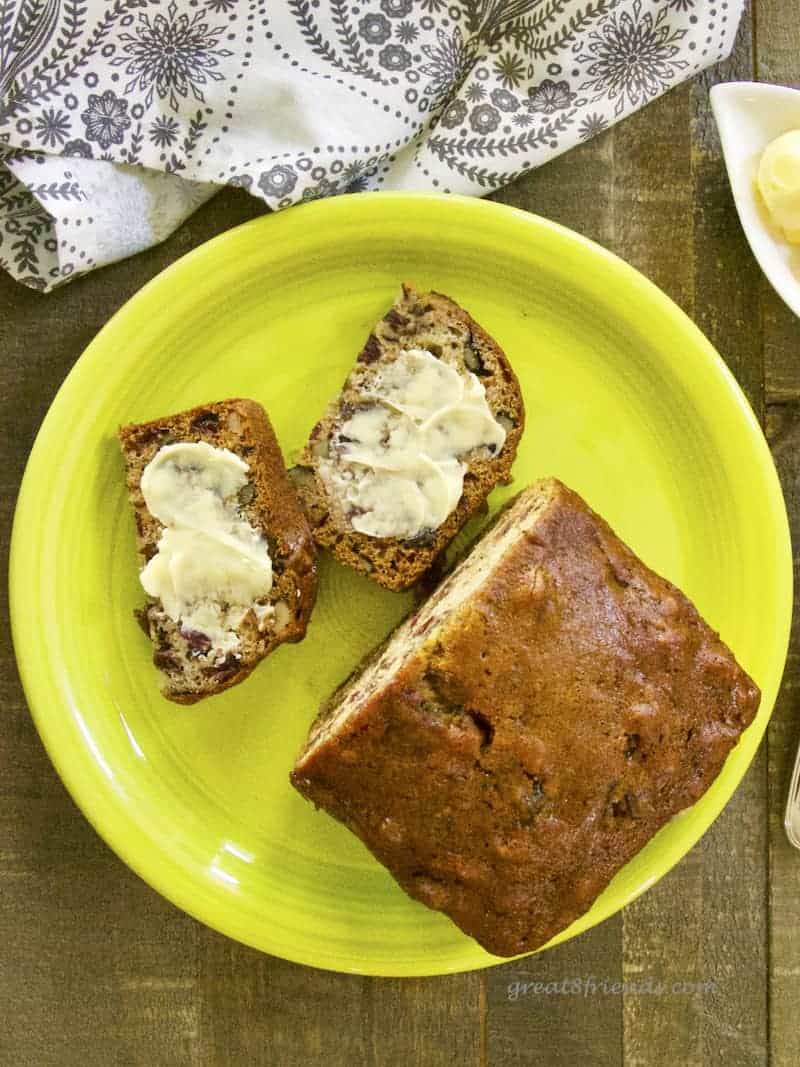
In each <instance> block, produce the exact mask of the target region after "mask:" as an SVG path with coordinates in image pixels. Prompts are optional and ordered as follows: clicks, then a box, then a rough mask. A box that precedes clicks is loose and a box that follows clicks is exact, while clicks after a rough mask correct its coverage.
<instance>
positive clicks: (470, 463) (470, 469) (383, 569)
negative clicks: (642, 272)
mask: <svg viewBox="0 0 800 1067" xmlns="http://www.w3.org/2000/svg"><path fill="white" fill-rule="evenodd" d="M412 349H417V350H418V349H422V350H424V351H427V352H430V353H431V354H432V355H433V356H435V357H437V358H438V359H440V360H442V361H444V362H445V363H447V364H449V365H450V366H452V367H454V368H455V369H457V370H458V371H459V372H460V373H461V374H464V375H466V374H468V373H471V374H474V375H476V376H477V378H478V379H479V381H480V383H481V385H482V386H483V387H484V389H485V391H486V401H487V403H488V406H489V409H490V411H491V413H492V415H493V416H494V417H495V418H496V419H497V421H498V422H499V424H500V425H501V426H502V427H503V429H504V430H505V433H506V436H505V442H504V444H503V446H502V448H501V449H500V450H499V451H498V452H497V453H496V454H490V453H489V452H488V451H487V449H480V448H476V449H473V450H472V451H471V452H470V453H467V454H466V455H463V456H462V457H461V459H462V460H463V461H464V462H465V463H466V465H467V471H466V473H465V475H464V483H463V492H462V495H461V498H460V500H459V501H458V504H457V505H456V507H455V509H454V510H453V511H451V512H450V514H449V515H448V516H447V518H446V519H445V520H444V521H443V522H442V524H441V525H439V526H438V527H437V528H436V529H424V530H422V531H421V532H420V533H419V534H417V535H416V536H414V537H412V538H409V539H400V538H398V537H375V536H371V535H370V534H367V533H363V532H359V531H358V530H356V529H354V528H353V527H352V525H351V524H350V522H349V521H348V516H347V515H346V514H345V513H343V511H342V509H341V507H340V506H339V504H338V502H337V500H336V499H335V498H333V497H332V495H331V493H330V492H329V490H328V488H327V487H326V484H325V481H324V479H323V477H321V474H320V470H321V464H322V463H324V462H325V461H326V460H327V459H328V458H329V457H330V455H331V452H332V450H335V449H336V448H337V447H338V442H337V436H336V435H337V431H338V430H340V428H341V426H342V424H343V422H344V421H345V420H346V419H347V418H348V416H349V415H352V413H353V411H355V410H363V409H364V405H365V399H364V397H365V393H368V392H369V390H370V388H371V385H372V382H373V381H374V378H375V375H376V374H377V373H379V372H380V370H381V369H382V368H385V367H386V366H387V365H389V364H390V363H391V362H392V361H394V360H395V359H397V357H398V356H399V354H400V353H401V352H404V351H408V350H412ZM524 423H525V408H524V404H523V400H522V394H521V392H520V388H519V383H518V381H517V378H516V375H515V374H514V371H513V370H512V368H511V365H510V364H509V362H508V359H507V358H506V356H505V354H504V352H503V351H502V349H501V348H500V346H499V345H498V344H497V342H496V341H494V340H493V339H492V338H491V337H490V336H489V335H488V334H487V333H486V332H485V330H483V329H482V328H481V327H480V326H479V325H478V324H477V323H476V322H475V321H474V320H473V319H472V318H471V317H470V316H469V315H468V314H467V312H466V311H464V309H463V308H461V307H459V305H458V304H456V303H455V301H453V300H451V299H450V298H449V297H447V296H443V295H442V294H441V293H435V292H430V293H423V294H421V295H420V294H417V292H416V291H415V290H414V289H413V288H412V287H411V286H410V285H404V286H403V290H402V293H401V295H400V297H399V298H398V299H397V301H396V302H395V304H394V305H393V307H392V308H390V310H389V311H388V312H387V313H386V315H385V316H384V317H383V318H382V319H381V320H380V322H378V323H377V325H376V326H375V328H374V330H373V331H372V333H371V334H370V335H369V337H368V338H367V341H366V343H365V345H364V347H363V349H362V350H361V353H360V354H359V356H358V361H357V363H356V365H355V367H354V368H353V370H352V371H351V372H350V374H349V376H348V378H347V380H346V382H345V384H344V387H343V389H342V391H341V393H340V394H339V395H338V397H336V398H335V399H334V400H333V401H332V403H331V404H330V406H329V408H328V410H327V411H326V413H325V415H324V416H323V418H322V419H321V420H320V421H319V422H318V423H317V425H316V426H315V427H314V429H313V430H312V432H311V436H310V439H309V442H308V445H307V446H306V449H305V451H304V453H303V456H302V459H301V465H300V466H299V467H296V468H294V469H293V471H291V472H290V473H291V474H292V476H293V478H294V479H295V483H296V485H297V488H298V492H299V494H300V497H301V500H302V502H303V506H304V508H305V510H306V513H307V515H308V516H309V519H310V522H311V526H312V530H313V534H314V539H315V540H316V542H317V543H318V544H320V545H323V546H324V547H326V548H328V549H330V550H331V551H332V552H333V554H334V555H335V556H336V557H337V559H339V560H340V561H341V562H342V563H345V564H347V565H348V566H351V567H353V568H354V569H355V570H358V571H361V572H362V573H363V574H367V575H369V577H370V578H372V579H374V581H376V582H378V583H380V584H381V585H383V586H386V587H387V588H388V589H396V590H400V589H407V588H408V587H409V586H411V585H413V584H414V583H415V582H416V581H418V580H419V578H420V577H421V576H422V575H423V574H424V573H425V572H426V571H427V570H428V569H429V568H430V567H431V565H432V564H433V562H434V560H435V559H436V557H437V556H438V555H439V554H440V553H441V552H442V551H443V549H444V548H445V547H446V546H447V545H448V544H449V542H450V541H451V540H452V539H453V537H454V536H455V535H456V534H457V533H458V531H459V530H460V529H461V527H462V526H463V525H464V523H465V522H466V521H467V520H468V519H469V518H470V516H472V515H473V514H475V512H476V511H477V510H478V509H479V508H480V507H481V505H482V504H483V502H484V501H485V499H486V497H487V496H488V494H489V493H490V492H491V490H492V489H493V488H494V487H495V486H496V485H498V484H500V483H503V482H507V481H509V480H510V476H511V464H512V463H513V461H514V457H515V455H516V451H517V445H518V442H519V439H520V436H521V434H522V430H523V427H524Z"/></svg>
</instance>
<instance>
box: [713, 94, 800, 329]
mask: <svg viewBox="0 0 800 1067" xmlns="http://www.w3.org/2000/svg"><path fill="white" fill-rule="evenodd" d="M711 109H712V111H713V112H714V118H715V119H716V123H717V127H718V129H719V134H720V138H721V140H722V151H723V153H724V155H725V163H726V166H727V168H728V177H729V179H730V183H731V189H732V190H733V198H734V200H735V202H736V210H737V211H738V212H739V218H740V219H741V222H742V227H743V229H744V232H745V236H746V237H747V240H748V241H749V243H750V247H751V248H752V250H753V254H754V255H755V257H756V259H757V260H758V262H759V263H760V265H761V269H762V270H763V271H764V273H765V274H766V276H767V278H768V279H769V282H770V284H771V285H772V287H773V289H774V290H775V292H776V293H778V295H779V296H780V297H781V298H782V299H783V300H784V301H785V302H786V303H787V304H788V305H789V307H790V308H791V309H792V311H793V312H794V313H795V315H797V316H800V245H791V244H789V243H788V241H786V240H785V239H784V238H783V237H782V234H781V231H780V230H779V229H777V228H776V227H775V226H774V225H773V223H772V221H771V219H770V217H769V215H768V213H767V210H766V208H765V207H764V204H763V203H762V201H761V198H760V196H758V195H757V193H756V185H755V180H756V174H757V172H758V164H759V161H760V159H761V153H762V152H763V151H764V149H765V148H766V147H767V145H768V144H769V143H770V141H774V140H775V138H776V137H780V135H781V134H782V133H787V132H788V131H789V130H800V90H798V89H788V88H786V87H784V86H782V85H760V84H758V83H756V82H728V83H727V84H725V85H715V86H714V87H713V88H712V90H711Z"/></svg>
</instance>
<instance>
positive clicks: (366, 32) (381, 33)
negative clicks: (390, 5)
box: [358, 15, 392, 44]
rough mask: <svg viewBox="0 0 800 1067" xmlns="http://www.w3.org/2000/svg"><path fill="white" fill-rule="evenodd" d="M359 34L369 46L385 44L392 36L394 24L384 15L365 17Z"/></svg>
mask: <svg viewBox="0 0 800 1067" xmlns="http://www.w3.org/2000/svg"><path fill="white" fill-rule="evenodd" d="M358 32H359V34H360V35H361V36H362V37H363V38H364V40H365V41H366V42H367V44H385V43H386V42H387V41H388V40H389V38H390V37H391V36H392V24H391V23H390V22H389V20H388V19H387V18H386V17H385V16H384V15H365V16H364V17H363V18H362V19H361V21H360V22H359V24H358Z"/></svg>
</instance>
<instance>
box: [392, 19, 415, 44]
mask: <svg viewBox="0 0 800 1067" xmlns="http://www.w3.org/2000/svg"><path fill="white" fill-rule="evenodd" d="M395 33H396V35H397V37H398V38H399V39H400V40H401V41H402V42H403V44H413V43H414V41H416V39H417V38H418V37H419V29H418V28H417V27H416V26H415V25H414V23H413V22H401V23H400V24H399V25H398V26H397V28H396V29H395Z"/></svg>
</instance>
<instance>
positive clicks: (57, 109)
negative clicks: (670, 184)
mask: <svg viewBox="0 0 800 1067" xmlns="http://www.w3.org/2000/svg"><path fill="white" fill-rule="evenodd" d="M743 3H744V0H453V2H447V0H355V2H351V0H280V2H278V0H0V266H2V267H4V268H5V269H6V270H7V271H9V272H10V273H11V274H12V275H13V276H14V277H15V278H17V279H18V280H19V281H21V282H23V283H25V284H26V285H30V286H33V287H34V288H37V289H42V290H47V289H50V288H52V287H53V286H55V285H58V284H59V283H61V282H63V281H64V280H66V279H68V278H70V277H75V276H76V275H78V274H80V273H83V272H85V271H87V270H90V269H92V268H93V267H97V266H101V265H102V264H104V263H110V262H112V261H113V260H115V259H119V258H121V257H123V256H127V255H130V254H132V253H133V252H136V251H139V250H140V249H143V248H146V247H147V246H148V245H151V244H153V243H155V242H157V241H160V240H162V239H163V238H164V237H166V236H167V235H168V234H169V233H170V232H172V230H173V229H175V227H176V226H178V225H179V224H180V222H181V221H182V220H183V219H185V218H186V217H187V216H188V215H189V214H190V213H191V212H192V211H194V210H195V208H196V207H198V205H199V204H201V203H202V202H203V201H205V200H207V199H208V198H209V196H211V195H212V194H213V193H214V192H215V191H216V189H217V188H219V186H221V185H225V184H228V185H239V186H242V187H244V188H245V189H247V190H248V191H249V192H250V193H252V194H253V195H255V196H259V197H261V198H262V199H263V200H265V201H266V202H267V204H268V205H269V206H270V207H272V208H283V207H287V206H289V205H290V204H293V203H296V202H297V201H300V200H310V199H314V198H316V197H322V196H329V195H332V194H334V193H341V192H357V191H360V190H363V189H438V190H440V191H442V192H458V193H469V194H473V195H477V196H482V195H484V194H485V193H488V192H490V191H491V190H493V189H497V188H499V187H500V186H502V185H505V184H506V183H507V182H510V181H512V180H513V179H514V178H515V177H517V176H518V175H519V174H521V173H522V172H523V171H526V170H528V169H530V168H531V167H536V166H539V165H540V164H541V163H544V162H545V161H546V160H548V159H551V158H552V157H553V156H555V155H558V154H559V153H560V152H563V151H565V150H566V149H568V148H570V147H572V146H573V145H574V144H576V143H577V142H578V141H581V140H587V139H588V138H590V137H592V136H593V135H594V134H596V133H599V132H600V131H601V130H604V129H606V128H607V127H608V126H610V125H611V124H612V123H614V122H615V121H617V120H618V119H619V118H622V117H623V116H624V115H627V114H630V113H631V112H633V111H636V110H637V109H638V108H640V107H642V105H644V104H646V103H647V102H648V101H649V100H652V99H654V98H655V97H657V96H659V95H660V94H661V93H663V92H665V91H666V90H667V89H670V88H671V87H672V86H674V85H676V84H677V83H678V82H680V81H682V80H683V79H685V78H688V77H691V76H692V75H693V74H695V73H697V72H698V71H699V70H702V69H703V68H704V67H707V66H708V65H710V64H712V63H716V62H717V61H718V60H720V59H722V58H724V57H725V56H726V55H727V54H728V53H729V52H730V50H731V47H732V45H733V39H734V35H735V33H736V28H737V25H738V22H739V18H740V16H741V13H742V7H743Z"/></svg>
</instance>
